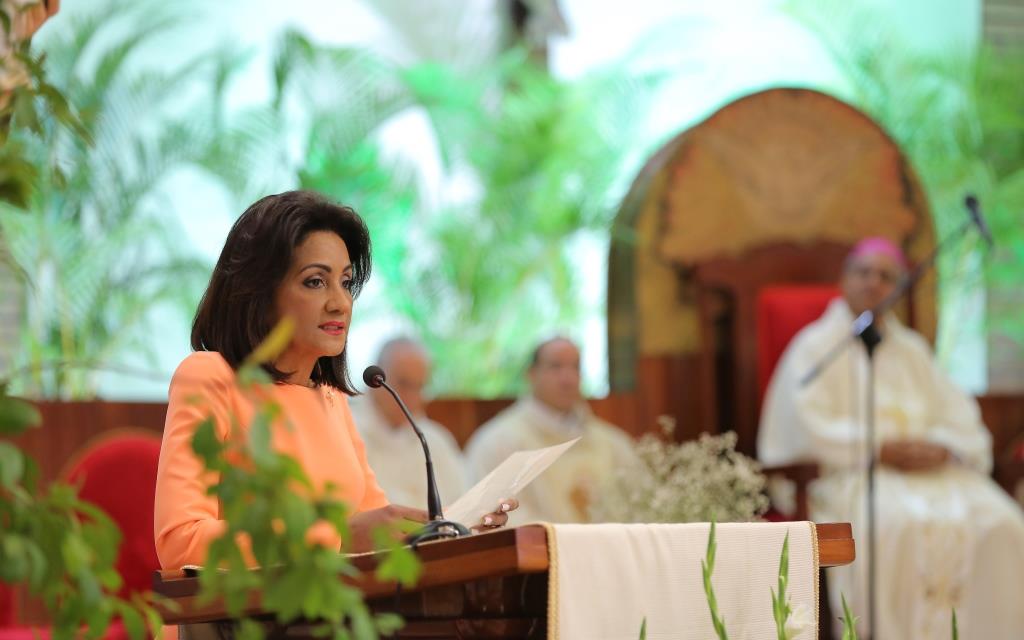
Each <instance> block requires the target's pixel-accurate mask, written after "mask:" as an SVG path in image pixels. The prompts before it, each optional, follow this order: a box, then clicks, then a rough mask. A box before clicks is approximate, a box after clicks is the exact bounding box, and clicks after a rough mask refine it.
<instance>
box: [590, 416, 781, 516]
mask: <svg viewBox="0 0 1024 640" xmlns="http://www.w3.org/2000/svg"><path fill="white" fill-rule="evenodd" d="M658 426H659V427H660V429H659V431H660V432H661V433H664V434H665V435H666V436H670V435H671V433H672V431H673V429H674V428H675V424H674V421H672V419H671V418H668V417H667V416H662V417H659V419H658ZM634 450H635V453H636V455H635V463H634V464H633V465H630V466H627V467H624V468H621V469H619V470H618V472H617V473H616V474H615V476H614V478H613V479H612V481H611V482H609V484H608V486H606V488H605V489H604V490H603V491H601V492H599V493H598V497H597V499H596V500H595V501H594V503H593V504H592V505H591V518H592V521H594V522H709V521H711V520H715V521H718V522H747V521H751V520H757V519H759V517H760V515H761V514H763V513H764V512H765V510H767V508H768V498H767V497H766V496H765V477H764V475H763V474H762V473H761V467H760V465H758V463H757V462H756V461H754V460H752V459H750V458H748V457H747V456H744V455H743V454H741V453H738V452H737V451H736V434H735V433H734V432H732V431H729V432H726V433H723V434H721V435H715V436H713V435H709V434H702V435H701V436H700V438H699V439H697V440H691V441H688V442H683V443H677V442H673V441H670V440H667V439H664V438H663V437H659V436H658V435H655V434H650V433H649V434H646V435H644V436H643V437H641V438H640V439H639V440H637V441H636V443H635V444H634Z"/></svg>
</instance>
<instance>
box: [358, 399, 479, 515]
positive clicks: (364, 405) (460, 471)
mask: <svg viewBox="0 0 1024 640" xmlns="http://www.w3.org/2000/svg"><path fill="white" fill-rule="evenodd" d="M349 406H350V407H351V408H352V417H353V418H354V419H355V423H356V427H357V428H358V429H359V434H360V435H361V436H362V437H363V443H364V444H365V445H366V459H367V460H368V461H369V463H370V468H371V469H373V472H374V474H375V475H376V476H377V482H379V483H380V486H381V488H382V489H384V493H386V494H387V496H388V500H389V501H390V502H391V503H393V504H401V505H406V506H411V507H418V508H421V509H426V508H427V479H426V477H427V476H426V474H427V472H426V459H425V458H424V457H423V445H422V444H421V443H420V440H419V438H418V437H417V436H416V432H415V431H413V429H412V427H411V426H409V425H408V424H401V425H399V426H392V425H390V424H388V422H387V421H386V420H385V418H384V416H382V415H381V413H380V412H379V411H378V410H377V407H376V406H375V405H374V402H373V398H372V397H370V396H359V397H356V398H353V399H352V400H351V401H350V403H349ZM413 418H414V419H415V420H416V425H417V426H418V427H419V428H420V430H421V431H423V435H424V437H426V439H427V444H428V445H429V446H430V455H431V459H432V460H433V462H434V476H435V477H436V478H437V490H438V492H439V493H440V494H441V500H442V502H443V504H444V505H448V504H451V503H452V502H455V500H457V499H458V498H460V497H461V496H462V494H463V493H465V491H466V489H467V488H468V487H467V486H466V477H467V476H466V466H465V459H464V458H463V455H462V451H461V450H460V449H459V445H458V443H457V442H456V441H455V438H454V437H453V436H452V434H451V432H450V431H448V429H446V428H445V427H444V426H443V425H441V424H438V423H437V422H434V421H433V420H431V419H430V418H428V417H427V416H425V415H418V416H413Z"/></svg>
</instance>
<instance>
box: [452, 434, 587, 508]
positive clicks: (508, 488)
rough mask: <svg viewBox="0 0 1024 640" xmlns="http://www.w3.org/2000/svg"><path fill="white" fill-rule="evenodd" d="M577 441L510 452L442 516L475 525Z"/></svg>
mask: <svg viewBox="0 0 1024 640" xmlns="http://www.w3.org/2000/svg"><path fill="white" fill-rule="evenodd" d="M577 441H579V438H573V439H572V440H569V441H568V442H563V443H562V444H556V445H555V446H553V447H545V448H543V449H534V450H532V451H517V452H515V453H513V454H512V455H510V456H509V457H508V458H506V459H505V462H502V463H501V464H499V465H498V466H497V467H495V468H494V470H493V471H491V472H490V473H488V474H487V476H486V477H485V478H484V479H483V480H481V481H480V482H478V483H476V485H475V486H474V487H473V488H472V489H470V490H469V491H467V492H466V493H465V494H464V495H463V496H462V497H461V498H459V499H458V500H456V501H455V502H453V503H452V504H451V505H450V506H448V507H447V508H446V509H445V510H444V517H445V518H447V519H448V520H451V521H453V522H458V523H460V524H464V525H466V526H467V527H475V526H476V525H478V524H480V521H481V519H483V517H484V516H485V515H487V514H488V513H493V512H494V511H496V510H497V509H498V504H499V502H500V501H502V500H505V499H506V498H514V497H515V496H516V494H518V493H519V492H520V491H521V490H522V488H523V487H525V486H526V485H528V484H530V483H531V482H532V481H533V479H534V478H536V477H537V476H539V475H540V474H541V472H542V471H544V470H545V469H547V468H548V467H549V466H551V463H552V462H554V461H555V460H558V458H559V457H560V456H561V455H562V454H563V453H565V452H566V450H568V449H569V447H571V446H572V445H574V444H576V442H577Z"/></svg>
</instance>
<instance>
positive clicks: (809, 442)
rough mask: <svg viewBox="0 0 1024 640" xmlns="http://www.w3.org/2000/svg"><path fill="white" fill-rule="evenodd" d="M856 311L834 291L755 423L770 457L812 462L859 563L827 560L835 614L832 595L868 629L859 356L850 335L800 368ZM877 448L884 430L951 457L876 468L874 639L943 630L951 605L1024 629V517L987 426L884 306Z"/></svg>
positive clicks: (988, 631)
mask: <svg viewBox="0 0 1024 640" xmlns="http://www.w3.org/2000/svg"><path fill="white" fill-rule="evenodd" d="M852 321H853V315H852V313H851V311H850V309H849V307H848V306H847V304H846V303H845V301H843V300H841V299H838V300H834V301H833V302H832V303H831V304H830V305H829V307H828V310H827V311H826V312H825V314H824V315H823V316H822V317H821V318H819V319H818V320H817V321H815V322H814V323H812V324H811V325H809V326H808V327H806V328H805V329H804V330H803V331H801V332H800V333H799V334H797V336H796V337H795V338H794V339H793V342H792V343H791V344H790V345H789V347H788V348H787V349H786V353H785V354H784V355H783V357H782V360H781V361H780V363H779V366H778V368H777V369H776V371H775V375H774V377H773V379H772V383H771V386H770V387H769V389H768V394H767V396H766V399H765V404H764V410H763V412H762V416H761V425H760V429H759V432H758V451H759V457H760V458H761V460H762V462H764V463H765V464H766V465H778V464H787V463H791V462H796V461H815V462H817V463H819V464H820V465H821V477H820V479H819V480H817V481H816V482H815V483H814V485H813V486H812V489H811V513H812V517H813V518H814V519H815V520H816V521H818V522H844V521H849V522H852V523H853V526H854V536H855V538H856V541H857V560H856V562H854V564H853V565H852V566H851V567H842V568H834V569H829V570H828V571H827V572H826V573H827V574H829V592H830V596H831V598H832V612H833V613H834V614H835V615H836V616H839V615H841V613H842V608H841V606H840V605H839V602H840V593H843V594H845V595H846V600H847V602H848V603H849V604H850V606H851V610H852V611H853V613H854V615H857V616H859V617H860V618H861V627H862V628H864V629H865V632H866V626H867V604H866V603H867V572H868V559H867V555H868V535H867V524H866V513H867V508H866V505H865V491H866V487H867V478H866V469H867V460H868V457H867V449H866V446H867V440H866V438H865V427H864V420H863V415H864V413H865V409H864V407H865V400H866V390H867V369H868V361H867V354H866V352H865V349H864V346H863V344H861V343H860V341H859V340H858V341H856V342H854V343H851V344H850V345H849V346H848V347H846V348H845V350H844V351H843V352H842V353H841V354H840V356H839V357H838V358H837V359H836V360H835V361H834V362H832V363H831V365H830V366H829V367H828V368H827V369H825V370H824V371H823V372H822V373H821V375H820V377H819V378H817V379H816V380H814V381H813V382H811V383H810V384H808V385H806V386H801V383H800V380H801V378H802V377H803V376H804V375H805V374H806V373H807V372H808V371H810V369H811V367H812V366H813V365H814V364H815V363H816V362H818V361H819V359H820V358H821V357H822V356H824V354H825V353H826V352H828V351H829V350H830V349H831V348H832V347H833V346H834V345H836V344H837V343H838V342H839V341H840V340H841V339H842V338H843V337H844V336H845V335H848V334H849V333H850V327H851V323H852ZM875 370H876V379H875V390H876V395H875V398H876V404H875V406H876V411H875V416H876V417H875V425H876V426H875V430H876V441H875V451H876V452H877V451H878V450H879V447H880V443H881V442H882V441H884V440H888V439H900V438H915V439H924V440H928V441H931V442H934V443H937V444H941V445H942V446H944V447H946V448H947V449H949V450H950V451H951V452H952V453H953V456H954V461H953V462H951V463H948V464H946V465H945V466H943V467H942V468H940V469H938V470H935V471H928V472H918V473H907V472H901V471H897V470H895V469H893V468H890V467H885V466H879V467H878V468H877V473H876V483H877V484H876V487H877V489H876V513H877V523H876V526H877V529H876V531H877V532H878V534H877V542H876V544H877V554H878V559H877V564H876V571H877V587H876V588H877V602H878V610H877V611H876V614H875V618H876V624H877V626H878V634H877V636H876V637H878V638H881V639H882V640H904V639H906V640H909V639H911V638H913V639H914V640H928V639H930V638H942V639H943V640H945V639H947V638H949V637H950V635H949V634H950V617H951V611H952V609H954V608H955V609H956V613H957V618H958V622H959V628H960V637H962V638H985V639H986V640H1003V639H1005V640H1010V639H1011V638H1014V639H1017V638H1022V637H1024V516H1022V513H1021V510H1020V507H1019V506H1018V505H1017V504H1016V503H1014V502H1013V501H1012V500H1011V499H1010V498H1009V496H1007V495H1006V494H1005V493H1004V492H1003V491H1002V490H1001V489H1000V488H999V487H998V486H997V485H996V484H995V483H994V482H993V481H992V480H991V479H990V478H989V475H988V474H989V472H990V470H991V467H992V450H991V447H992V445H991V436H990V435H989V433H988V431H987V430H986V429H985V427H984V425H983V424H982V423H981V419H980V414H979V411H978V406H977V404H976V403H975V402H974V400H973V399H971V398H969V397H968V396H966V395H965V394H964V393H963V392H961V391H960V390H959V389H957V388H956V387H955V386H954V385H953V384H952V382H951V381H950V380H949V379H948V378H947V377H946V375H945V374H944V373H943V372H942V371H941V370H940V369H939V368H938V366H937V365H936V364H935V362H934V360H933V358H932V355H931V349H930V348H929V345H928V344H927V342H926V341H925V340H924V339H923V338H922V337H921V336H920V335H918V334H917V333H915V332H913V331H911V330H909V329H907V328H906V327H904V326H903V325H901V324H900V323H899V321H898V320H897V319H896V318H895V317H892V316H889V317H887V318H886V322H885V329H884V333H883V340H882V343H881V344H880V345H879V346H878V347H877V349H876V351H875Z"/></svg>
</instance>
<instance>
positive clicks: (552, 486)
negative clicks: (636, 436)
mask: <svg viewBox="0 0 1024 640" xmlns="http://www.w3.org/2000/svg"><path fill="white" fill-rule="evenodd" d="M526 377H527V381H528V382H529V385H530V393H529V394H528V395H526V396H524V397H523V398H521V399H520V400H519V401H517V402H516V403H515V404H514V405H512V406H511V407H509V408H508V409H505V410H504V411H502V412H501V413H499V414H498V415H497V416H495V417H494V418H493V419H491V420H490V421H489V422H487V423H485V424H484V425H483V426H481V427H480V428H479V429H477V430H476V432H475V433H474V434H473V437H472V438H470V439H469V442H467V443H466V458H467V459H468V461H469V469H470V474H471V475H472V476H473V477H474V480H479V479H481V478H482V477H484V476H486V475H487V474H488V473H490V471H491V470H492V469H493V468H494V467H496V466H498V465H499V464H501V463H502V462H504V460H505V458H507V457H508V456H510V455H512V454H513V453H515V452H517V451H523V450H528V449H540V448H542V447H550V446H553V445H556V444H561V443H563V442H567V441H569V440H572V439H573V438H577V437H578V438H580V440H579V441H578V442H577V443H576V444H575V445H573V446H572V447H570V448H569V450H567V451H566V452H565V453H564V454H562V457H560V458H559V459H558V460H556V461H555V462H554V463H553V464H552V465H551V466H550V467H548V469H546V470H545V471H544V472H543V473H542V474H541V475H539V476H538V477H537V478H536V479H534V481H533V482H531V483H530V484H529V485H527V486H526V487H525V488H524V489H523V490H522V491H520V493H519V495H518V496H517V498H518V499H519V509H518V510H517V511H515V512H514V513H512V514H510V516H509V523H510V524H511V525H513V526H515V525H520V524H524V523H527V522H539V521H543V522H557V523H573V522H588V521H589V520H590V517H589V515H590V504H591V502H593V501H594V499H595V498H596V497H597V492H598V491H600V490H601V488H602V485H603V484H605V483H607V482H610V481H612V480H613V479H614V477H615V473H616V471H617V470H618V468H619V467H620V466H621V465H623V464H627V463H631V462H632V461H633V459H634V456H635V454H634V450H633V446H632V439H631V438H630V437H629V436H628V435H626V433H625V432H624V431H622V430H620V429H619V428H618V427H615V426H613V425H611V424H608V423H607V422H605V421H604V420H601V419H599V418H597V417H596V416H594V414H593V413H591V411H590V407H589V406H588V405H587V402H586V400H584V399H583V395H582V392H581V391H580V350H579V347H577V346H576V344H575V343H574V342H573V341H572V340H569V339H568V338H564V337H556V338H552V339H550V340H546V341H544V342H542V343H540V344H539V345H537V347H536V348H535V349H534V351H533V355H532V357H531V359H530V366H529V368H528V369H527V372H526Z"/></svg>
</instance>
